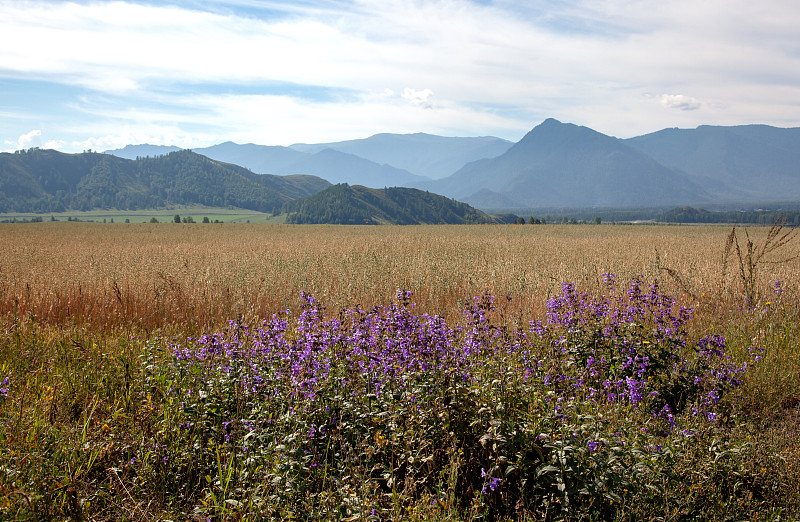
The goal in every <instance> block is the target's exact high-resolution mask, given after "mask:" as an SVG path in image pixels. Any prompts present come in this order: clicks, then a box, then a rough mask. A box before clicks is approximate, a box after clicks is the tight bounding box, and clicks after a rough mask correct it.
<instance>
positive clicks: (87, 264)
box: [0, 223, 800, 330]
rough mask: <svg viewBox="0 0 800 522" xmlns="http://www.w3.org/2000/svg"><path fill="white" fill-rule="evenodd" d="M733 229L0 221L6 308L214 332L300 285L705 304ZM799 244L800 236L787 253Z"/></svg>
mask: <svg viewBox="0 0 800 522" xmlns="http://www.w3.org/2000/svg"><path fill="white" fill-rule="evenodd" d="M766 233H767V231H766V229H753V230H751V234H750V235H751V237H753V238H755V240H756V241H758V238H759V237H760V236H761V235H766ZM728 234H729V229H728V228H727V227H694V226H659V227H655V226H641V227H630V226H568V225H566V226H472V227H468V226H431V227H389V226H385V227H341V226H279V225H278V226H275V225H199V224H198V225H174V224H161V225H152V224H117V225H102V224H90V223H42V224H30V225H25V224H13V225H0V237H2V238H3V244H4V245H5V246H4V248H3V250H2V251H0V314H4V315H7V316H8V315H12V314H13V315H14V316H15V317H16V318H18V319H19V320H24V319H31V318H32V319H34V320H35V321H37V322H40V323H48V324H75V325H80V326H87V327H93V328H108V327H116V326H136V327H139V328H144V329H146V330H152V329H154V328H158V327H162V326H165V325H170V324H173V325H178V324H179V325H181V326H182V327H183V328H190V329H209V328H215V327H218V326H220V325H221V324H223V323H224V322H225V321H227V320H228V319H231V318H234V317H236V316H239V315H241V316H243V317H245V318H248V319H256V318H258V317H264V316H265V315H268V314H271V313H274V312H275V311H278V310H283V309H287V308H290V309H293V308H295V307H296V306H297V305H298V303H299V299H298V296H299V293H300V292H301V291H305V292H309V293H311V294H313V295H315V296H316V297H317V298H318V299H321V300H322V302H323V303H325V305H326V306H327V307H328V309H329V310H337V309H339V308H342V307H345V306H352V305H355V304H361V305H362V306H366V307H369V306H372V305H374V304H383V303H387V302H389V301H391V300H392V299H393V296H394V294H395V292H396V290H397V289H398V288H407V289H410V290H412V291H413V292H414V293H415V300H416V302H417V303H418V304H419V307H420V308H421V309H422V310H423V311H428V312H431V313H438V314H441V315H444V316H447V317H448V318H451V319H452V318H453V317H454V316H456V315H458V313H459V310H461V309H462V305H463V304H464V303H465V302H466V301H468V300H469V299H470V298H471V297H472V296H474V295H478V294H479V293H481V292H483V291H484V290H489V291H490V292H492V293H493V294H495V295H496V296H499V297H501V298H502V297H505V296H508V297H509V298H510V301H509V300H506V299H501V301H505V302H506V306H507V307H508V315H509V317H513V316H514V315H515V314H517V313H521V312H524V313H523V315H524V316H525V317H530V316H531V315H533V314H536V313H537V312H538V311H541V309H542V307H543V305H544V301H545V298H546V297H547V296H549V295H551V294H552V293H554V292H557V291H558V290H559V289H560V284H561V283H562V282H565V281H570V282H577V283H578V284H580V285H582V286H584V287H587V288H593V287H596V286H597V285H598V284H599V282H600V277H601V274H603V273H605V272H613V273H616V274H617V275H618V277H619V278H620V280H622V281H624V280H626V279H629V278H630V277H632V276H634V275H642V276H644V277H645V279H647V280H653V279H655V278H659V279H661V280H663V282H664V284H665V285H667V287H668V288H670V289H671V290H672V291H673V292H674V293H676V294H677V295H684V296H685V297H687V299H691V298H690V297H689V296H692V297H695V298H697V299H699V300H710V299H712V297H713V298H715V299H716V298H719V297H725V295H724V294H723V292H722V289H723V288H725V289H726V291H725V294H730V293H731V292H732V295H736V292H737V291H738V290H737V281H736V280H735V279H733V277H734V276H735V274H734V275H733V276H729V279H730V280H729V281H727V282H723V281H721V280H720V277H721V274H722V270H721V267H722V261H723V254H724V252H723V249H724V245H725V240H726V237H727V236H728ZM798 252H800V243H797V244H791V245H788V248H787V249H785V251H783V252H781V255H782V256H784V257H792V256H796V255H797V253H798ZM798 265H800V262H798V261H797V259H795V260H794V262H792V263H786V264H775V265H764V269H763V270H762V271H761V272H760V273H759V282H758V283H759V288H762V289H764V290H765V291H766V290H768V289H769V285H770V284H771V282H773V281H785V282H786V283H785V284H789V283H790V282H791V284H795V283H794V281H793V277H792V275H793V274H796V273H798ZM664 267H666V268H668V269H669V270H664V269H663V268H664ZM670 273H671V274H673V275H676V274H677V275H678V277H677V278H676V277H671V276H670ZM693 304H697V303H693Z"/></svg>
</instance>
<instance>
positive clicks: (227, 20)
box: [0, 0, 800, 149]
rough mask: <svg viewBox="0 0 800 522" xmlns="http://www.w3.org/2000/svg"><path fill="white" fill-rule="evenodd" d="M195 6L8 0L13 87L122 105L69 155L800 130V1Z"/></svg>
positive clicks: (0, 34)
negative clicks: (44, 84) (570, 125)
mask: <svg viewBox="0 0 800 522" xmlns="http://www.w3.org/2000/svg"><path fill="white" fill-rule="evenodd" d="M180 3H181V2H180V0H176V2H174V3H173V4H175V5H173V6H171V7H163V6H156V5H153V4H152V3H148V4H141V5H140V4H136V3H134V2H124V1H111V2H109V1H102V0H97V1H94V2H91V3H77V2H60V1H51V2H43V1H37V0H32V1H28V2H21V3H16V2H2V1H0V78H3V77H5V78H10V79H12V81H13V79H16V78H30V79H35V80H42V79H45V80H49V81H53V82H64V83H69V84H70V85H78V86H80V87H83V88H85V89H88V90H89V91H92V92H95V93H108V94H110V96H112V101H113V102H114V105H113V106H103V104H101V103H84V102H81V101H77V102H75V103H74V107H72V110H75V108H76V107H77V109H78V110H79V111H80V112H81V117H84V118H90V119H87V120H86V123H85V124H81V125H76V126H72V128H71V129H70V131H71V132H73V133H74V132H77V131H78V130H79V129H80V131H81V132H82V133H83V134H81V135H77V134H73V135H71V136H70V137H69V140H68V141H70V142H73V141H75V142H77V143H79V144H83V145H82V146H85V147H87V148H89V144H90V142H91V143H94V145H92V146H91V147H90V148H93V149H95V148H97V149H100V148H101V146H106V147H116V146H122V145H124V144H126V143H123V142H124V141H126V140H148V141H149V142H157V141H158V140H160V141H161V142H162V143H165V142H167V141H169V140H175V141H176V142H180V143H175V144H177V145H178V146H186V145H185V144H186V142H187V141H189V140H190V139H191V140H194V141H193V143H194V146H198V145H197V142H200V141H205V140H209V139H210V140H212V141H213V142H218V141H221V140H222V139H232V136H238V137H240V139H241V140H243V141H257V140H266V139H268V138H269V139H270V140H271V141H260V142H262V143H277V142H285V141H287V140H289V139H290V138H288V137H286V136H288V135H291V136H293V138H291V139H292V140H296V141H313V140H314V139H316V138H313V136H320V139H321V140H323V141H333V140H337V139H345V138H346V137H364V136H366V135H369V134H371V133H375V132H383V131H386V132H405V131H407V132H416V131H426V132H444V131H450V132H451V133H458V134H461V135H466V134H467V133H479V134H490V133H501V132H502V135H503V136H504V137H508V138H511V139H514V138H518V137H521V135H522V134H524V132H525V131H527V130H529V129H530V127H532V126H533V125H535V124H536V123H538V122H539V121H541V120H542V119H544V118H545V117H549V116H553V117H556V118H558V119H561V120H563V121H573V122H576V123H580V124H583V125H588V126H590V127H593V128H596V129H597V130H599V131H601V132H606V133H609V134H613V135H618V136H621V137H626V136H632V135H636V134H640V133H644V132H650V131H653V130H657V129H658V128H663V127H672V126H677V125H698V124H701V123H711V124H738V123H752V122H763V123H774V124H778V123H780V122H784V123H785V124H786V125H800V102H798V100H800V77H798V76H797V73H796V71H798V70H800V52H798V49H800V43H799V41H800V39H799V38H798V36H797V31H796V28H797V27H798V26H800V9H797V8H796V4H795V3H794V1H793V0H765V1H764V2H761V3H759V2H752V1H751V0H705V1H704V2H701V3H697V2H696V1H694V0H642V1H637V2H631V1H630V0H604V1H603V2H597V1H596V0H570V1H564V2H529V3H520V2H515V1H512V0H495V1H493V2H492V3H491V4H490V5H480V4H478V3H476V2H471V1H467V0H427V1H409V0H353V1H351V2H339V1H329V2H326V1H320V2H306V3H303V5H302V6H300V7H298V5H297V4H296V3H294V2H289V1H288V0H286V1H283V0H272V1H270V2H266V3H261V2H256V3H253V4H252V5H253V6H258V5H260V6H267V7H268V8H270V9H273V8H274V9H275V10H277V11H279V12H283V13H284V15H282V16H277V15H275V16H273V15H270V16H269V17H264V18H262V19H258V18H255V15H254V14H253V13H258V10H257V9H256V10H255V11H248V14H247V15H246V16H245V15H241V16H237V15H236V14H235V13H236V9H237V5H238V4H248V5H250V4H251V3H250V1H249V0H228V2H226V3H225V5H224V7H223V8H220V9H218V10H217V11H216V12H204V11H197V10H193V9H191V8H183V7H180ZM187 5H190V6H191V5H197V3H195V2H187ZM287 13H288V14H287ZM20 42H25V45H20ZM281 85H288V88H287V89H288V90H286V91H282V90H281V89H282V88H281V87H280V86H281ZM387 86H389V87H387ZM406 86H415V87H406ZM319 88H324V89H325V90H327V91H328V92H333V93H339V92H344V93H346V94H342V95H337V94H330V95H328V96H327V98H326V97H325V96H322V95H320V94H319ZM315 89H316V90H315ZM218 92H224V93H225V94H224V95H219V94H215V93H218ZM242 92H244V93H245V94H237V93H242ZM433 93H435V96H434V94H433ZM646 93H692V97H690V96H688V95H682V94H659V95H657V96H650V97H649V98H648V97H647V96H646ZM114 96H118V97H124V98H125V99H126V100H127V101H126V102H125V103H122V104H120V103H119V100H118V99H115V98H113V97H114ZM91 98H92V99H96V96H94V97H91ZM187 100H192V101H194V102H197V103H199V105H196V106H192V105H191V104H189V103H187ZM654 102H657V103H654ZM665 107H667V108H673V109H679V110H671V111H665V110H664V108H665ZM226 110H228V111H230V112H226ZM109 118H110V120H109ZM125 124H128V125H130V127H131V130H130V131H129V132H127V133H126V132H125V131H123V130H122V127H123V126H124V125H125ZM40 125H41V124H40V123H38V120H37V122H36V123H30V124H28V125H26V127H27V128H32V127H34V126H40ZM482 125H483V126H485V127H484V128H481V126H482ZM515 126H516V127H515ZM26 127H23V128H26ZM42 128H44V127H42ZM0 129H1V130H3V132H5V133H7V134H8V135H9V136H13V135H16V134H17V133H18V132H20V131H19V130H14V133H13V134H12V133H11V132H10V131H6V130H5V129H3V128H2V127H1V126H0ZM284 130H285V134H284ZM323 132H324V133H327V134H326V135H324V136H323V135H322V134H323ZM48 133H49V134H52V129H50V128H49V127H48ZM86 136H95V137H94V138H87V137H86ZM92 140H94V141H92ZM120 143H122V145H118V144H120ZM103 144H107V145H103ZM171 144H172V143H171ZM204 144H205V143H204ZM76 146H77V145H76Z"/></svg>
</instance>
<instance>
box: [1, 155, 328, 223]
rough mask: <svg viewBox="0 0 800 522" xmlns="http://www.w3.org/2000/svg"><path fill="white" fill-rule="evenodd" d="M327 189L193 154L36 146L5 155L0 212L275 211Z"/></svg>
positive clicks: (315, 181)
mask: <svg viewBox="0 0 800 522" xmlns="http://www.w3.org/2000/svg"><path fill="white" fill-rule="evenodd" d="M329 186H330V183H328V182H327V181H325V180H323V179H321V178H317V177H315V176H300V175H298V176H272V175H264V174H254V173H252V172H251V171H249V170H247V169H245V168H242V167H238V166H236V165H231V164H227V163H221V162H218V161H214V160H210V159H208V158H206V157H205V156H201V155H199V154H195V153H193V152H191V151H177V152H172V153H170V154H167V155H164V156H158V157H146V158H139V159H136V160H128V159H122V158H118V157H115V156H111V155H106V154H98V153H92V152H89V153H83V154H64V153H61V152H57V151H54V150H39V149H31V150H28V151H21V152H17V153H14V154H8V153H4V154H0V212H40V213H46V212H64V211H67V210H84V211H85V210H91V209H96V208H116V209H126V210H136V209H146V208H159V207H165V206H171V205H205V206H209V207H229V206H230V207H238V208H244V209H249V210H256V211H259V212H272V213H275V212H279V211H280V210H281V208H282V206H283V205H284V204H285V203H287V202H289V201H291V200H293V199H297V198H302V197H305V196H309V195H311V194H314V193H316V192H318V191H320V190H323V189H325V188H327V187H329Z"/></svg>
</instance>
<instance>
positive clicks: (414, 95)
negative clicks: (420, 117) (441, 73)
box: [401, 87, 433, 109]
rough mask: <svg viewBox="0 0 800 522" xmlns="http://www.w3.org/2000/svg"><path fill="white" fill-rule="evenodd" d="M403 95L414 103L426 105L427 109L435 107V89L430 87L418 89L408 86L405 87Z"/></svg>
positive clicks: (420, 105) (421, 105)
mask: <svg viewBox="0 0 800 522" xmlns="http://www.w3.org/2000/svg"><path fill="white" fill-rule="evenodd" d="M401 96H402V97H403V99H405V100H407V101H408V102H409V103H411V104H412V105H417V106H419V107H425V108H426V109H431V108H433V91H432V90H430V89H423V90H421V91H418V90H416V89H411V88H408V87H406V88H405V89H403V94H401Z"/></svg>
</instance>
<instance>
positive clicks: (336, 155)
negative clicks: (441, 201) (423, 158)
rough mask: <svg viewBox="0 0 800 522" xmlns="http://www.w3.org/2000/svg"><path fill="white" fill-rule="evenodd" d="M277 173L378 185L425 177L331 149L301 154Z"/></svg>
mask: <svg viewBox="0 0 800 522" xmlns="http://www.w3.org/2000/svg"><path fill="white" fill-rule="evenodd" d="M275 172H276V173H278V174H298V173H302V174H311V175H314V176H319V177H320V178H324V179H326V180H328V181H330V182H331V183H351V184H354V185H364V186H367V187H373V188H381V187H393V186H397V185H404V184H407V183H413V182H419V181H422V180H427V178H423V177H421V176H417V175H414V174H412V173H410V172H408V171H407V170H403V169H398V168H395V167H392V166H390V165H385V164H384V165H378V164H377V163H375V162H374V161H369V160H366V159H364V158H359V157H358V156H354V155H353V154H347V153H345V152H339V151H337V150H333V149H323V150H321V151H319V152H317V153H315V154H304V157H303V158H301V159H300V160H299V161H297V162H295V163H293V164H291V165H289V166H287V167H284V168H283V169H280V170H277V171H275Z"/></svg>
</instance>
